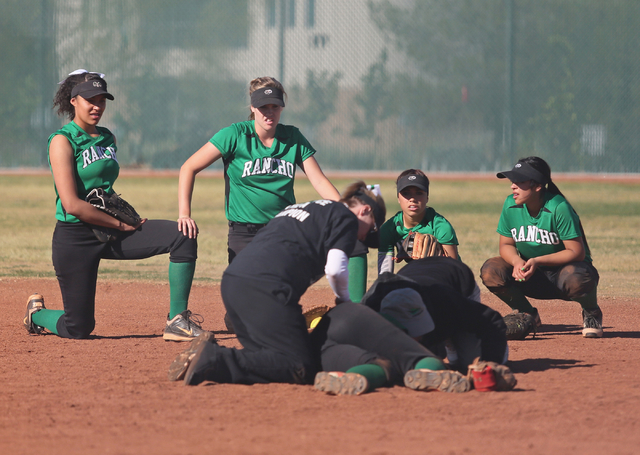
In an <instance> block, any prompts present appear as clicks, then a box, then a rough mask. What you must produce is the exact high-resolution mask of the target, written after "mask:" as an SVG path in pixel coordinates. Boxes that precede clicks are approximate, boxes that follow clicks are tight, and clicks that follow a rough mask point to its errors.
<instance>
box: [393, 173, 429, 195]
mask: <svg viewBox="0 0 640 455" xmlns="http://www.w3.org/2000/svg"><path fill="white" fill-rule="evenodd" d="M410 186H415V187H416V188H420V189H421V190H422V191H424V192H425V193H429V179H428V178H427V177H423V176H422V175H418V174H408V175H404V176H402V177H400V179H399V180H398V193H400V192H401V191H402V190H404V189H405V188H408V187H410Z"/></svg>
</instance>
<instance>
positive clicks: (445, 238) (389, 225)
mask: <svg viewBox="0 0 640 455" xmlns="http://www.w3.org/2000/svg"><path fill="white" fill-rule="evenodd" d="M409 232H419V233H421V234H431V235H433V236H434V237H435V238H436V239H437V240H438V242H439V243H441V244H442V245H458V237H457V236H456V231H455V230H454V229H453V226H451V223H449V221H447V219H446V218H445V217H443V216H442V215H440V214H439V213H438V212H436V211H435V210H434V209H433V208H431V207H427V208H426V210H425V213H424V217H423V218H422V221H420V223H419V224H418V225H417V226H415V227H413V228H411V229H408V228H406V227H405V226H404V221H403V220H402V210H401V211H399V212H398V213H396V214H395V215H394V216H393V218H390V219H388V220H387V221H385V223H384V224H383V225H382V227H381V228H380V246H379V248H378V251H379V252H380V253H385V254H386V255H393V254H394V248H395V247H396V245H397V244H398V243H402V241H403V240H404V238H405V237H406V236H407V235H409Z"/></svg>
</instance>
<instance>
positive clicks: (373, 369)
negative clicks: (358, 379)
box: [347, 363, 387, 392]
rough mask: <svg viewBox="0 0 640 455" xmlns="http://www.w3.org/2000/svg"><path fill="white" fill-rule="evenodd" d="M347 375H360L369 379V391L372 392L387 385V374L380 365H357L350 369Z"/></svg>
mask: <svg viewBox="0 0 640 455" xmlns="http://www.w3.org/2000/svg"><path fill="white" fill-rule="evenodd" d="M347 373H358V374H361V375H362V376H364V377H365V378H367V381H368V382H369V389H368V391H369V392H371V391H372V390H374V389H377V388H378V387H382V386H383V385H385V384H386V383H387V374H386V373H385V371H384V368H382V367H381V366H380V365H376V364H375V363H365V364H363V365H356V366H355V367H353V368H349V369H348V370H347Z"/></svg>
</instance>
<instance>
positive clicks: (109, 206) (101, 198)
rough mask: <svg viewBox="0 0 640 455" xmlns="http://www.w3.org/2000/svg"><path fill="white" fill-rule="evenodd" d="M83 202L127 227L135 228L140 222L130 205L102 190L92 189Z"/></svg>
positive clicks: (117, 196) (115, 195) (114, 194)
mask: <svg viewBox="0 0 640 455" xmlns="http://www.w3.org/2000/svg"><path fill="white" fill-rule="evenodd" d="M85 200H86V201H87V202H88V203H89V204H91V205H93V206H94V207H95V208H97V209H99V210H102V211H103V212H105V213H106V214H108V215H111V216H112V217H114V218H116V219H117V220H120V221H122V222H123V223H125V224H128V225H129V226H135V225H137V224H138V223H140V221H141V220H142V218H140V215H138V212H136V209H134V208H133V207H132V206H131V204H129V203H128V202H127V201H125V200H124V199H122V198H121V197H120V196H119V195H117V194H116V193H112V194H107V193H106V192H105V191H104V190H103V189H102V188H94V189H93V190H91V192H89V194H87V197H86V198H85Z"/></svg>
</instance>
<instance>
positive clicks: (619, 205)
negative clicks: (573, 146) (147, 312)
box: [0, 175, 640, 296]
mask: <svg viewBox="0 0 640 455" xmlns="http://www.w3.org/2000/svg"><path fill="white" fill-rule="evenodd" d="M394 179H395V178H388V179H383V178H376V179H373V180H370V181H368V182H367V183H380V184H381V187H382V192H383V196H384V198H385V201H386V202H387V215H388V216H390V215H392V214H393V213H395V212H396V211H397V210H399V206H398V203H397V198H396V195H395V185H394V183H393V181H394ZM331 180H332V181H333V183H334V184H335V185H336V187H337V188H338V189H339V190H341V191H342V190H343V189H344V188H345V187H346V186H347V185H348V184H349V183H351V182H353V181H354V180H355V178H348V179H347V178H332V179H331ZM557 184H558V186H559V187H560V189H561V190H562V192H563V193H564V194H565V196H566V197H567V198H568V199H569V200H570V201H571V203H572V204H573V206H574V208H575V209H576V211H577V212H578V213H579V214H580V217H581V220H582V223H583V226H584V228H585V230H586V233H587V239H588V241H589V245H590V247H591V251H592V256H593V258H594V264H595V266H596V267H597V268H598V270H599V271H600V275H601V282H600V294H601V295H607V296H635V295H637V294H638V293H639V292H640V279H639V277H640V242H639V240H638V226H640V182H638V183H622V182H616V181H606V182H601V181H598V182H593V181H578V180H566V181H563V180H561V179H558V181H557ZM177 186H178V180H177V177H174V176H171V177H163V176H157V177H156V176H153V177H140V176H123V177H120V179H119V180H118V182H117V184H116V190H117V191H118V193H121V194H122V196H123V197H124V198H125V199H127V200H128V201H129V202H131V203H132V204H133V205H134V207H136V209H137V210H138V212H139V213H140V214H141V215H142V216H144V217H147V218H165V219H175V218H176V217H177V213H178V207H177ZM0 191H2V194H4V195H5V197H4V198H3V199H2V201H1V202H0V235H1V236H2V239H3V244H4V248H2V250H1V252H0V257H1V259H2V261H1V262H0V277H55V274H54V271H53V266H52V264H51V235H52V232H53V227H54V225H55V219H54V214H55V213H54V210H55V207H54V202H55V193H54V190H53V183H52V178H51V176H49V175H27V176H23V175H0ZM430 193H431V195H430V204H429V205H431V206H432V207H434V208H435V209H436V210H437V211H438V212H439V213H441V214H442V215H443V216H445V217H446V218H447V219H448V220H449V221H450V222H451V223H452V224H453V226H454V228H455V229H456V232H457V234H458V239H459V241H460V247H459V250H460V255H461V257H462V259H463V260H464V262H465V263H467V264H468V265H469V266H470V267H471V269H472V270H473V271H474V272H475V273H476V274H477V272H478V270H479V269H480V266H481V265H482V263H483V262H484V260H486V259H487V258H489V257H491V256H496V255H497V253H498V234H496V232H495V230H496V225H497V222H498V217H499V215H500V209H501V207H502V202H503V201H504V198H505V197H506V195H507V194H509V185H508V183H507V182H505V181H502V180H498V179H495V180H477V179H469V180H450V179H439V178H437V177H434V178H432V183H431V191H430ZM296 196H297V200H298V201H306V200H311V199H315V198H317V194H316V193H315V191H314V190H313V188H312V187H311V185H310V184H309V182H308V181H307V180H306V179H304V178H298V179H297V181H296ZM193 208H194V210H193V218H194V219H195V220H196V221H197V222H198V226H199V228H200V236H199V251H198V256H199V259H198V266H197V270H196V282H197V283H198V282H200V283H204V282H218V281H219V280H220V277H221V275H222V272H223V271H224V269H225V267H226V265H227V250H226V242H227V239H226V234H227V222H226V219H225V217H224V182H223V180H222V178H220V177H214V176H207V175H201V176H199V177H198V179H197V180H196V189H195V192H194V200H193ZM376 258H377V254H376V252H372V253H371V254H370V255H369V281H370V282H371V281H373V279H375V276H376V260H377V259H376ZM167 266H168V258H167V257H166V256H159V257H155V258H151V259H147V260H143V261H103V263H102V265H101V268H100V279H118V280H152V281H162V280H165V279H166V272H167Z"/></svg>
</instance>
